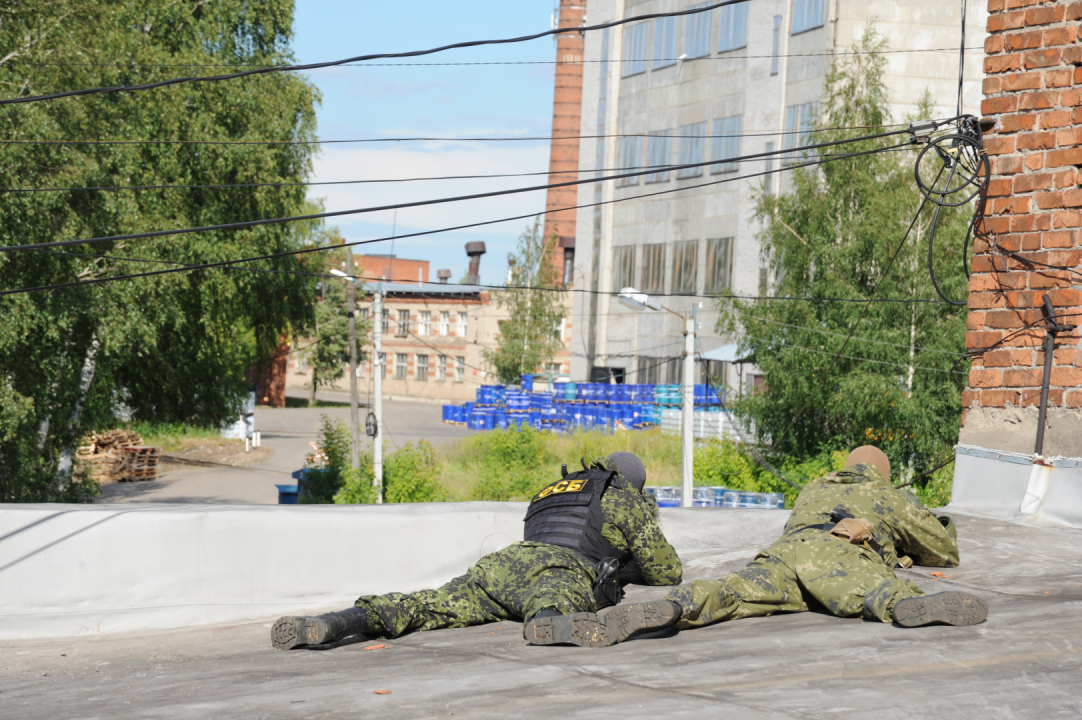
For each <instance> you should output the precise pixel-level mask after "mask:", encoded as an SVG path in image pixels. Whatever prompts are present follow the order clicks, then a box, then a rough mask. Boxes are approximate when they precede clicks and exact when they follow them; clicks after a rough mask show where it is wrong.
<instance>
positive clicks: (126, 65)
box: [0, 45, 984, 70]
mask: <svg viewBox="0 0 1082 720" xmlns="http://www.w3.org/2000/svg"><path fill="white" fill-rule="evenodd" d="M967 49H968V50H984V46H983V45H980V46H976V47H971V48H967ZM954 51H955V49H954V48H952V47H949V48H917V49H914V50H857V51H847V52H822V53H789V54H786V55H736V54H733V53H729V52H726V53H724V54H723V55H717V56H706V57H699V58H614V59H609V60H586V59H585V58H584V59H582V60H575V61H563V60H504V61H498V60H497V61H489V62H445V63H358V64H344V65H338V67H359V68H370V67H458V66H463V65H587V64H591V63H636V62H649V61H651V60H652V61H653V62H674V63H675V62H677V61H683V62H690V61H699V60H752V59H763V58H776V57H777V58H791V57H833V56H835V55H896V54H903V53H923V52H951V53H952V52H954ZM19 66H26V67H121V68H129V69H131V68H192V67H212V68H241V67H244V68H262V69H268V70H274V69H277V68H279V67H280V66H278V65H250V64H246V63H130V62H112V63H77V62H51V63H47V62H20V61H18V60H14V61H9V62H7V63H5V64H4V65H3V66H0V67H19ZM658 69H661V68H658Z"/></svg>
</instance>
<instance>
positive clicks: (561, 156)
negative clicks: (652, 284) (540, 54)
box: [544, 0, 586, 280]
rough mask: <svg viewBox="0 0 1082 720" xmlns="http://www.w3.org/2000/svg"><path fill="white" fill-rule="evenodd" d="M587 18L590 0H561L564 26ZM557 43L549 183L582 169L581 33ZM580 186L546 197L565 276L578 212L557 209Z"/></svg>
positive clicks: (556, 259) (556, 256) (548, 228)
mask: <svg viewBox="0 0 1082 720" xmlns="http://www.w3.org/2000/svg"><path fill="white" fill-rule="evenodd" d="M585 17H586V0H560V24H559V27H561V28H576V27H579V26H581V25H582V24H583V19H584V18H585ZM557 38H558V40H557V43H556V96H555V102H554V103H553V108H552V137H553V138H555V139H554V140H552V145H551V148H550V150H549V173H551V174H550V175H549V182H550V183H558V182H567V181H568V180H576V179H578V176H577V175H576V171H577V170H578V168H579V135H580V134H581V131H582V128H581V122H580V120H581V115H582V52H583V43H584V41H583V38H582V35H581V34H580V33H563V34H561V35H558V36H557ZM577 201H578V188H577V187H566V188H552V189H550V190H549V191H548V197H547V198H546V200H545V230H544V232H545V237H546V238H550V237H552V235H553V234H555V235H557V236H558V237H559V240H558V242H557V247H554V248H553V250H552V262H553V263H554V264H555V265H556V267H557V268H558V271H559V272H558V276H559V279H561V280H563V279H564V264H565V261H567V260H573V258H574V254H575V222H576V220H577V211H575V210H557V208H570V207H573V206H575V205H576V204H577Z"/></svg>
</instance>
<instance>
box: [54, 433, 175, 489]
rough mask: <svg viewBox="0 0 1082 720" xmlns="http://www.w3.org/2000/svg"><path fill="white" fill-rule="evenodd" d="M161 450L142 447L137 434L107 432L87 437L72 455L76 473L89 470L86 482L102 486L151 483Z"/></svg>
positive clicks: (156, 469) (154, 477)
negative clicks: (140, 481)
mask: <svg viewBox="0 0 1082 720" xmlns="http://www.w3.org/2000/svg"><path fill="white" fill-rule="evenodd" d="M161 452H162V450H161V448H157V447H146V446H145V445H143V438H142V437H141V436H140V435H139V433H136V432H131V431H130V430H119V429H118V430H109V431H107V432H103V433H91V434H90V435H89V436H87V437H86V438H85V439H84V441H83V444H82V445H81V446H80V447H79V450H78V451H77V452H76V455H75V460H76V467H75V469H76V472H77V473H81V472H82V471H84V470H89V472H90V479H91V480H94V481H95V482H98V483H101V484H106V483H115V482H125V481H129V482H134V481H138V480H154V479H156V478H157V477H158V462H159V460H160V458H161Z"/></svg>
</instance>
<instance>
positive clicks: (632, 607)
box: [605, 600, 683, 644]
mask: <svg viewBox="0 0 1082 720" xmlns="http://www.w3.org/2000/svg"><path fill="white" fill-rule="evenodd" d="M681 612H683V608H681V607H680V604H679V603H676V602H673V601H672V600H654V601H651V602H644V603H631V604H628V605H617V606H616V607H614V608H613V609H612V610H609V611H608V612H607V614H606V615H605V627H606V630H607V634H608V638H609V644H612V643H618V642H624V641H625V640H630V639H632V638H634V637H637V636H639V635H646V634H647V633H652V632H656V631H658V630H662V629H664V628H667V627H670V626H672V625H673V624H675V623H676V621H677V620H679V619H680V613H681Z"/></svg>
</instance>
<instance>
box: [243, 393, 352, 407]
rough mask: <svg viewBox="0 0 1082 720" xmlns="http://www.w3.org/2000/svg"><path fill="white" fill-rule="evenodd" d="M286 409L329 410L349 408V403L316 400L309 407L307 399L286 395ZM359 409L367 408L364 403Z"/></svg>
mask: <svg viewBox="0 0 1082 720" xmlns="http://www.w3.org/2000/svg"><path fill="white" fill-rule="evenodd" d="M259 407H261V408H265V409H270V406H269V405H260V406H259ZM286 407H287V408H306V407H317V408H329V407H349V403H348V402H336V401H334V400H320V399H319V398H316V404H315V405H309V404H308V399H307V398H299V397H289V396H288V395H287V396H286ZM361 407H368V406H367V405H365V404H364V403H361Z"/></svg>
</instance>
